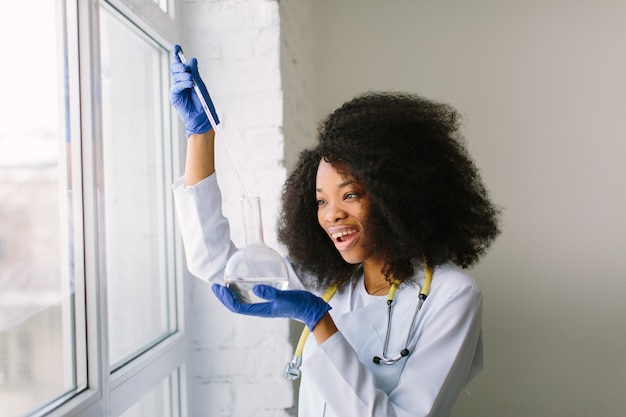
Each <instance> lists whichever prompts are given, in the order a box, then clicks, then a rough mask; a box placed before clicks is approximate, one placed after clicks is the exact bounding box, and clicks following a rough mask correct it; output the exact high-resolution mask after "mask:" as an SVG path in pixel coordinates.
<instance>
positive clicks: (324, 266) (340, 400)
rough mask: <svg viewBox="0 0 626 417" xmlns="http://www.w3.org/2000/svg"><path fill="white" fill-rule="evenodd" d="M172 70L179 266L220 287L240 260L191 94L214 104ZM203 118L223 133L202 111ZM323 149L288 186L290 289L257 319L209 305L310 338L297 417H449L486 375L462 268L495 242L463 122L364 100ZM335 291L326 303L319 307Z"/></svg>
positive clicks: (340, 115) (471, 287) (395, 100)
mask: <svg viewBox="0 0 626 417" xmlns="http://www.w3.org/2000/svg"><path fill="white" fill-rule="evenodd" d="M177 51H178V47H176V48H175V52H177ZM171 71H172V75H173V80H174V83H173V86H172V90H171V99H172V104H173V106H174V107H175V108H176V110H177V111H178V113H179V115H180V116H181V118H182V119H183V121H184V122H185V126H186V130H187V136H188V146H187V161H186V167H185V175H184V177H183V179H181V180H179V181H177V183H175V184H174V193H175V196H176V204H177V213H178V217H179V222H180V224H181V231H182V235H183V240H184V243H185V250H186V255H187V259H188V265H189V268H190V270H191V272H192V273H194V274H195V275H196V276H198V277H200V278H202V279H206V280H208V281H212V282H220V281H221V279H222V276H223V269H224V266H225V264H226V262H227V260H228V258H229V256H230V255H231V254H232V253H233V252H234V251H235V247H234V245H233V244H232V242H231V241H230V236H229V227H228V223H227V220H226V219H225V218H224V217H223V215H222V214H221V197H220V191H219V189H218V187H217V182H216V179H215V177H216V174H215V166H214V132H213V131H212V130H211V126H210V125H209V123H208V120H207V118H206V115H204V113H203V111H202V107H201V106H200V104H199V100H198V97H197V96H196V95H195V93H194V92H193V90H192V88H193V80H195V82H196V84H197V85H198V86H199V87H200V89H201V91H202V93H203V95H204V97H205V100H206V101H207V103H211V101H210V96H209V94H208V92H207V91H206V88H205V86H204V83H203V82H202V80H201V78H200V76H199V74H198V69H197V61H196V60H195V59H192V60H191V61H190V63H189V66H187V65H183V64H182V63H181V62H180V61H179V60H178V58H177V54H176V53H175V61H174V63H173V64H172V68H171ZM211 112H212V114H213V116H214V118H215V119H216V120H217V115H216V114H215V110H214V108H213V107H212V104H211ZM318 139H319V141H318V144H317V146H315V147H314V148H313V149H309V150H305V151H303V152H302V153H301V155H300V159H299V161H298V164H297V166H296V168H295V170H294V171H293V173H292V174H291V175H290V177H289V178H288V180H287V182H286V184H285V187H284V189H283V197H282V199H283V201H282V202H283V206H282V216H281V220H280V222H279V225H278V231H279V239H280V240H281V242H282V243H284V244H285V246H286V248H287V250H288V253H289V258H288V264H289V265H288V266H289V272H290V282H293V283H294V287H293V288H298V289H293V290H292V289H289V290H286V291H279V290H276V289H274V288H272V287H269V286H262V285H260V286H257V287H255V290H254V291H255V293H256V294H257V295H258V296H260V297H261V298H264V299H266V300H268V301H267V302H266V303H261V304H240V303H238V302H237V301H236V300H235V299H234V298H233V296H232V295H231V293H230V292H229V291H228V289H227V288H225V287H223V286H221V285H219V284H217V283H215V284H214V285H213V290H214V292H215V294H216V296H217V297H218V298H219V299H220V300H221V301H222V303H223V304H224V305H225V306H226V307H227V308H229V309H230V310H231V311H234V312H237V313H241V314H250V315H256V316H263V317H288V318H293V319H297V320H299V321H302V322H304V323H305V324H306V326H307V327H308V328H309V329H310V330H311V333H312V334H313V336H314V337H312V338H309V339H310V340H308V341H307V343H306V346H305V348H304V355H303V356H304V361H303V364H302V384H301V387H300V401H299V412H300V415H301V416H307V417H308V416H397V417H401V416H402V417H404V416H406V417H408V416H412V417H415V416H447V415H449V413H450V410H451V408H452V406H453V404H454V402H455V400H456V399H457V397H458V395H459V393H460V392H461V390H462V389H463V387H464V386H465V385H466V384H467V383H468V382H469V381H470V380H471V379H472V378H473V377H474V376H475V375H476V374H477V373H478V372H479V371H480V370H481V368H482V336H481V311H482V310H481V308H482V297H481V292H480V289H479V288H478V286H477V285H476V283H475V281H474V280H473V279H472V278H471V277H470V276H468V275H467V274H466V273H465V272H464V271H463V269H464V268H467V267H469V266H471V265H473V264H475V263H476V262H477V261H478V260H479V258H480V257H481V256H482V255H483V254H484V253H485V251H486V250H487V249H488V247H489V246H490V244H491V243H492V241H493V240H494V239H495V237H496V236H497V235H498V233H499V229H498V210H497V209H496V208H495V207H494V205H493V204H492V203H491V202H490V201H489V199H488V196H487V191H486V189H485V187H484V186H483V184H482V182H481V179H480V176H479V174H478V170H477V169H476V167H475V165H474V163H473V162H472V161H471V159H470V157H469V156H468V154H467V152H466V150H465V148H464V147H463V145H462V142H461V137H460V136H459V134H458V120H457V114H456V112H455V111H454V109H452V108H451V107H449V106H447V105H444V104H440V103H435V102H432V101H429V100H426V99H423V98H421V97H417V96H414V95H408V94H390V93H369V94H365V95H362V96H360V97H357V98H355V99H353V100H351V101H349V102H347V103H346V104H344V105H343V106H341V107H340V108H339V109H337V110H336V111H335V112H333V113H332V114H331V115H330V116H328V118H327V119H326V120H325V121H324V122H323V124H322V125H321V127H320V130H319V138H318ZM300 283H301V284H303V285H304V288H305V289H301V288H302V285H300ZM332 286H335V287H336V288H337V292H336V294H335V295H334V296H333V297H332V298H331V299H330V300H329V301H328V302H327V301H324V300H323V299H322V298H320V297H319V296H318V295H316V294H320V293H322V292H323V291H325V290H326V289H327V288H329V287H332ZM388 299H389V300H390V301H389V302H388V301H387V300H388ZM420 305H421V308H420V307H419V306H420ZM416 311H417V312H416Z"/></svg>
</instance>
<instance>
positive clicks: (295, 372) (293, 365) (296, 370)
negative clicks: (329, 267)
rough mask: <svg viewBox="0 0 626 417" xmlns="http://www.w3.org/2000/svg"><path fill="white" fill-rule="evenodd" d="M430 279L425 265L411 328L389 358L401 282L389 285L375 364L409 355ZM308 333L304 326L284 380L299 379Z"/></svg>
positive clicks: (327, 295) (329, 294) (430, 272)
mask: <svg viewBox="0 0 626 417" xmlns="http://www.w3.org/2000/svg"><path fill="white" fill-rule="evenodd" d="M432 279H433V270H432V268H431V267H429V266H428V265H426V272H425V274H424V286H423V287H422V289H421V291H420V294H419V297H418V300H417V305H416V306H415V313H414V314H413V320H411V326H410V327H409V332H408V334H407V337H406V342H404V348H403V349H402V350H401V351H400V353H398V354H397V355H395V356H393V357H391V358H390V357H388V356H387V349H388V347H389V336H390V335H391V316H392V312H393V311H392V310H393V300H394V299H395V296H396V291H397V290H398V286H399V285H400V283H401V282H400V281H398V280H394V281H393V282H392V283H391V288H389V293H388V294H387V332H386V333H385V342H384V344H383V356H382V357H380V356H374V357H373V358H372V361H373V362H374V363H375V364H377V365H381V364H382V365H393V364H394V363H396V362H398V361H399V360H400V359H402V358H404V357H405V356H409V354H410V353H411V352H410V350H409V341H410V339H411V333H412V332H413V327H414V326H415V322H416V321H417V316H418V313H419V311H420V310H421V309H422V305H423V304H424V301H426V298H427V297H428V292H429V291H430V283H431V282H432ZM336 292H337V286H336V285H332V286H331V287H330V288H328V289H327V290H326V292H325V293H324V295H323V296H322V299H323V300H324V301H326V302H328V301H330V299H331V298H332V297H333V295H335V293H336ZM310 333H311V332H310V330H309V328H308V327H306V326H305V327H304V329H303V330H302V334H301V335H300V339H299V340H298V345H297V347H296V351H295V352H294V354H293V357H292V358H291V362H289V363H288V364H287V366H286V367H285V372H284V374H283V377H284V378H285V379H291V380H296V379H298V378H300V375H301V374H302V371H300V366H301V365H302V351H303V350H304V344H305V342H306V340H307V338H308V337H309V334H310Z"/></svg>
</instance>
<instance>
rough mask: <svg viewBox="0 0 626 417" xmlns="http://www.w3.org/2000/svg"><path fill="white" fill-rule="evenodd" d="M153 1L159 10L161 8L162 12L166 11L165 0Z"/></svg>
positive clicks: (166, 3)
mask: <svg viewBox="0 0 626 417" xmlns="http://www.w3.org/2000/svg"><path fill="white" fill-rule="evenodd" d="M154 2H155V3H156V4H158V5H159V7H160V8H161V10H163V11H164V12H167V8H168V1H167V0H154Z"/></svg>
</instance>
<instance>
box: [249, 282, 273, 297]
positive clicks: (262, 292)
mask: <svg viewBox="0 0 626 417" xmlns="http://www.w3.org/2000/svg"><path fill="white" fill-rule="evenodd" d="M252 292H253V293H254V294H255V295H256V296H258V297H261V298H263V299H266V300H270V301H274V300H276V299H277V298H278V296H279V294H278V292H279V290H277V289H276V288H274V287H270V286H269V285H263V284H258V285H255V286H254V287H252Z"/></svg>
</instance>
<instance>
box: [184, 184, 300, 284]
mask: <svg viewBox="0 0 626 417" xmlns="http://www.w3.org/2000/svg"><path fill="white" fill-rule="evenodd" d="M216 175H217V174H216V173H213V174H212V175H210V176H209V177H207V178H205V179H204V180H202V181H200V182H198V183H197V184H195V185H194V186H191V187H185V186H184V182H183V178H179V179H178V180H176V181H175V182H174V184H173V185H172V188H173V191H174V202H175V205H176V217H177V219H178V225H179V228H180V233H181V236H182V239H183V246H184V248H185V259H186V260H187V268H188V269H189V272H191V273H192V274H193V275H195V276H196V277H198V278H200V279H202V280H204V281H207V282H217V283H223V281H224V268H225V267H226V263H227V262H228V259H230V257H231V256H232V254H233V253H235V252H236V251H237V247H236V246H235V245H234V243H233V242H232V241H231V238H230V225H229V223H228V219H227V218H226V217H225V216H224V215H223V213H222V194H221V192H220V189H219V186H218V183H217V176H216ZM285 263H286V264H287V270H288V273H289V288H290V289H303V285H302V283H301V281H300V278H299V276H298V274H297V272H296V271H295V269H294V267H293V265H292V264H291V262H290V261H289V259H288V258H286V259H285Z"/></svg>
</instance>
